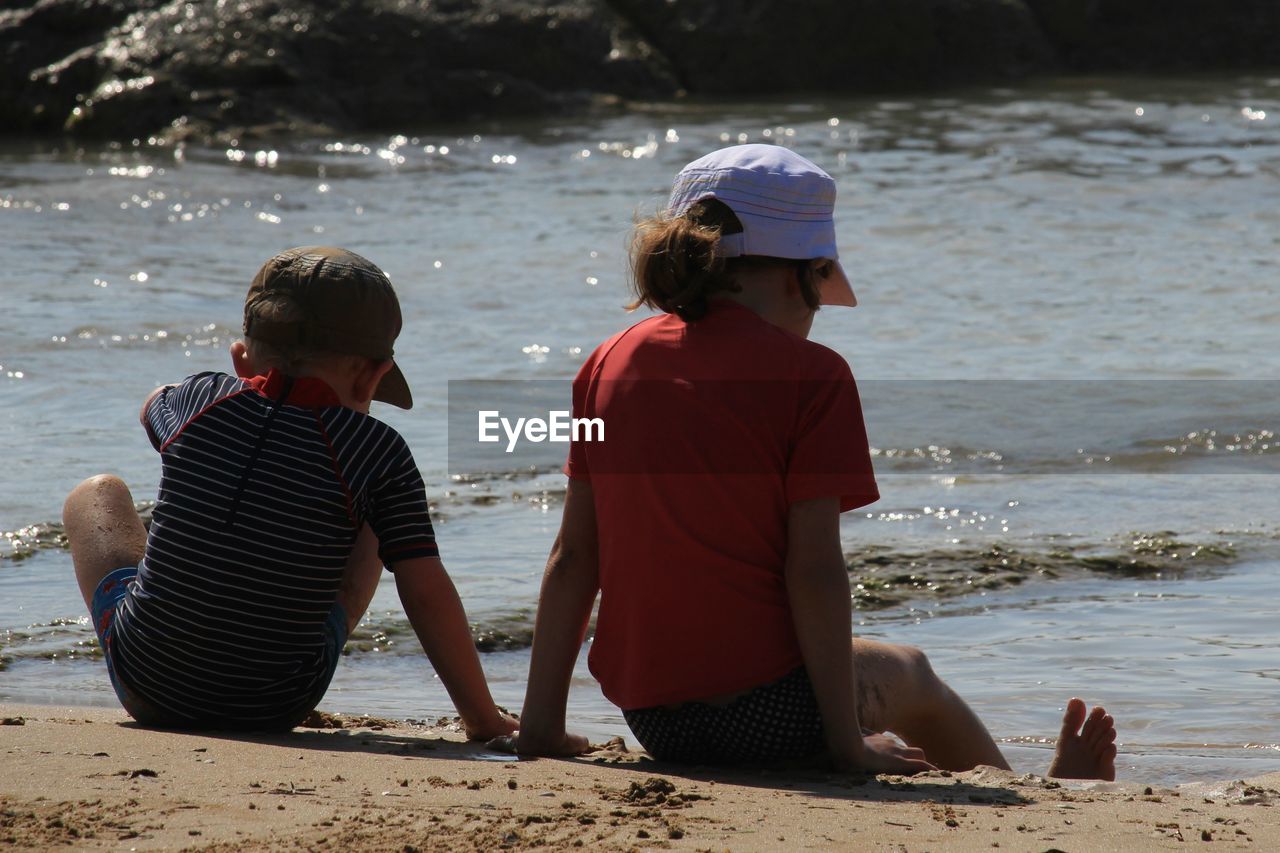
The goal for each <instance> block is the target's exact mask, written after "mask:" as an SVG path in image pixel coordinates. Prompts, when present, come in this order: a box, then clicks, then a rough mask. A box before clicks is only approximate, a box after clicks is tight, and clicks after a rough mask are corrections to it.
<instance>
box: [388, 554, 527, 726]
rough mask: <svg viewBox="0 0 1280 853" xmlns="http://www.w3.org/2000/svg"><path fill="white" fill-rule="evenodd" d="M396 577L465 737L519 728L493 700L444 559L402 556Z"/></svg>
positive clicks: (423, 644) (406, 605) (415, 627)
mask: <svg viewBox="0 0 1280 853" xmlns="http://www.w3.org/2000/svg"><path fill="white" fill-rule="evenodd" d="M395 577H396V592H398V593H399V594H400V604H401V605H402V606H403V607H404V612H405V614H406V615H407V616H408V617H409V623H410V624H411V625H413V630H414V632H416V633H417V635H418V640H419V641H420V642H421V643H422V648H423V650H425V651H426V653H427V657H428V658H430V659H431V665H432V666H434V667H435V669H436V672H437V673H438V674H439V675H440V680H441V681H442V682H444V686H445V689H446V690H447V691H449V698H450V699H452V700H453V704H454V707H456V708H457V709H458V714H459V716H461V717H462V724H463V726H464V727H465V728H466V730H467V737H469V738H471V739H472V740H489V739H490V738H495V737H499V736H501V735H507V734H511V733H512V732H513V731H515V729H516V727H517V725H518V724H517V723H516V721H515V720H514V719H513V718H512V717H509V716H507V715H506V714H503V713H502V712H501V711H499V710H498V707H497V705H495V704H494V701H493V694H491V693H490V692H489V684H488V682H486V681H485V677H484V670H483V669H482V668H481V667H480V657H479V655H477V654H476V646H475V642H474V641H473V640H472V638H471V628H470V626H469V625H468V624H467V614H466V612H465V611H464V610H463V609H462V601H461V600H460V599H459V598H458V591H457V589H455V588H454V585H453V581H452V580H450V578H449V574H448V572H446V571H445V569H444V564H443V563H442V562H440V558H439V557H415V558H412V559H408V560H401V561H399V562H397V563H396V564H395Z"/></svg>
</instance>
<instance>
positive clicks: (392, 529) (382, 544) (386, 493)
mask: <svg viewBox="0 0 1280 853" xmlns="http://www.w3.org/2000/svg"><path fill="white" fill-rule="evenodd" d="M392 440H393V441H394V442H395V447H394V448H393V452H392V453H390V454H389V458H390V462H389V463H388V465H387V467H386V468H385V469H384V472H383V474H382V476H381V477H379V478H378V481H377V483H376V484H375V485H374V486H373V488H371V489H370V491H369V509H370V512H369V525H370V526H371V527H372V528H373V532H374V533H375V534H376V535H377V537H378V557H379V559H381V560H382V563H383V565H385V566H386V567H387V569H388V570H390V571H394V570H395V564H396V563H397V562H399V561H401V560H409V559H413V558H415V557H438V556H440V549H439V547H438V546H437V544H436V533H435V528H434V527H432V525H431V512H430V509H429V507H428V505H427V487H426V484H425V483H423V481H422V474H421V473H419V471H418V466H417V463H415V462H414V460H413V454H412V453H410V451H409V446H408V445H407V444H405V441H404V439H403V438H401V437H400V436H399V435H398V434H394V433H393V434H392Z"/></svg>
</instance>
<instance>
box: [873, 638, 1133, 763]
mask: <svg viewBox="0 0 1280 853" xmlns="http://www.w3.org/2000/svg"><path fill="white" fill-rule="evenodd" d="M853 659H854V667H855V668H856V672H857V679H858V716H859V720H860V721H861V723H862V725H863V726H864V727H865V728H869V729H873V730H875V731H891V732H893V733H894V734H896V735H898V736H899V737H901V738H902V739H903V740H904V741H906V742H907V743H908V744H909V745H911V746H915V747H919V748H920V749H922V750H924V754H925V757H926V758H927V759H928V760H929V761H931V762H932V763H933V764H935V765H937V766H938V767H941V768H944V769H947V770H969V769H971V768H973V767H976V766H977V765H979V764H988V765H991V766H993V767H1003V768H1005V769H1008V768H1009V764H1008V762H1006V761H1005V759H1004V756H1003V755H1001V754H1000V749H999V748H998V747H997V746H996V744H995V741H993V740H992V739H991V735H990V734H989V733H988V732H987V728H986V726H984V725H983V724H982V721H981V720H980V719H978V715H977V714H975V713H974V712H973V709H972V708H970V707H969V706H968V705H967V704H966V703H965V701H964V700H963V699H961V698H960V697H959V696H958V695H957V694H956V692H955V691H954V690H952V689H951V688H950V687H948V686H947V685H946V683H945V682H943V681H942V679H940V678H938V676H937V675H936V674H935V673H934V671H933V667H931V666H930V665H929V659H928V658H926V657H925V655H924V652H922V651H920V650H919V649H916V648H913V647H911V646H899V645H891V644H889V643H877V642H875V641H873V640H854V641H853ZM1115 739H1116V729H1115V721H1114V720H1113V719H1112V718H1111V715H1109V714H1107V712H1106V711H1105V710H1104V709H1103V708H1100V707H1096V708H1094V709H1093V710H1092V711H1089V712H1087V713H1086V707H1085V704H1084V702H1082V701H1080V700H1079V699H1072V700H1071V701H1070V702H1068V703H1067V710H1066V712H1065V713H1064V714H1063V717H1062V732H1061V734H1060V735H1059V737H1058V743H1057V746H1056V748H1055V750H1054V757H1053V761H1052V762H1051V763H1050V765H1049V770H1048V775H1050V776H1057V777H1060V778H1067V779H1106V780H1108V781H1110V780H1112V779H1115V777H1116V775H1115V758H1116V748H1115V743H1114V742H1115Z"/></svg>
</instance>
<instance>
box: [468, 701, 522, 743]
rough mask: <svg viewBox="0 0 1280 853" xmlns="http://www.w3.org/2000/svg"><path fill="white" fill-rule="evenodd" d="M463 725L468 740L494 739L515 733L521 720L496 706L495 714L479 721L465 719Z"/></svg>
mask: <svg viewBox="0 0 1280 853" xmlns="http://www.w3.org/2000/svg"><path fill="white" fill-rule="evenodd" d="M462 727H463V728H464V729H466V732H467V740H493V739H494V738H497V737H502V736H503V735H510V734H514V733H515V732H516V730H518V729H519V728H520V721H519V720H517V719H516V718H515V717H513V716H511V715H510V714H507V713H503V712H502V711H499V710H498V709H497V708H494V709H493V714H492V715H491V716H489V717H488V718H486V719H484V720H482V721H477V722H472V721H470V720H463V721H462Z"/></svg>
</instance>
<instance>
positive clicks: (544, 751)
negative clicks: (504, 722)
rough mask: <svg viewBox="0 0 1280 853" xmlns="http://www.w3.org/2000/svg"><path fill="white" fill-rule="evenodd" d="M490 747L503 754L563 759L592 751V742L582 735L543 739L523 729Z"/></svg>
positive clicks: (560, 735) (559, 734)
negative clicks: (510, 753) (511, 753)
mask: <svg viewBox="0 0 1280 853" xmlns="http://www.w3.org/2000/svg"><path fill="white" fill-rule="evenodd" d="M489 745H490V746H491V747H493V748H494V749H497V750H499V751H501V752H514V753H516V754H518V755H522V756H525V757H529V758H532V757H534V756H538V755H545V756H549V757H552V758H563V757H568V756H572V755H582V754H583V753H584V752H590V751H591V742H590V741H588V740H587V739H586V738H585V737H583V736H582V735H575V734H569V733H568V732H560V733H558V734H555V735H551V736H546V737H543V736H540V735H536V734H535V733H534V732H533V731H532V730H527V729H521V730H519V731H517V732H515V733H514V735H512V736H511V737H503V738H498V739H497V740H496V741H494V742H493V743H490V744H489Z"/></svg>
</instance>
